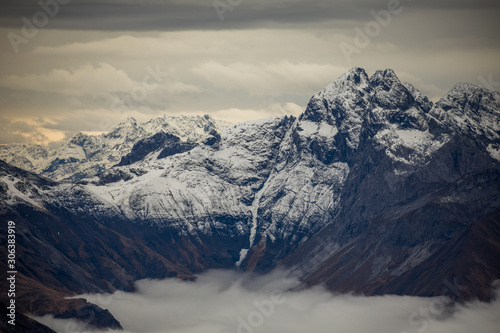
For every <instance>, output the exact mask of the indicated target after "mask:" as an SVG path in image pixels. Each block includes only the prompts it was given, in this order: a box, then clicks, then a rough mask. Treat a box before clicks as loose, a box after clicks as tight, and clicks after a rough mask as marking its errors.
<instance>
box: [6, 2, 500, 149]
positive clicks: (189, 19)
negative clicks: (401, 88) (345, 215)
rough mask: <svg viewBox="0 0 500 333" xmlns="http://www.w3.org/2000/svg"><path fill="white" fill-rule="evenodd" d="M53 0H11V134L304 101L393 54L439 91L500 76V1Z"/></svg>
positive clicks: (29, 136)
mask: <svg viewBox="0 0 500 333" xmlns="http://www.w3.org/2000/svg"><path fill="white" fill-rule="evenodd" d="M56 1H57V2H56ZM40 3H41V4H44V3H46V4H47V5H46V6H41V4H40ZM40 3H39V2H38V1H34V0H33V1H28V0H16V1H10V0H0V6H1V8H2V10H1V11H0V64H1V65H0V112H1V113H0V143H14V142H25V143H31V142H37V143H47V142H49V141H56V140H61V139H64V138H66V137H68V136H71V135H73V134H75V133H76V132H78V131H84V132H91V133H99V132H102V131H105V130H107V129H108V128H104V127H103V123H106V124H108V123H109V121H104V122H103V119H106V120H107V119H112V123H113V124H117V123H119V122H120V121H123V120H124V119H125V118H126V117H128V116H133V117H135V118H136V119H137V120H139V121H146V120H148V119H150V118H152V117H156V116H161V115H163V114H193V115H195V114H205V113H208V114H211V115H212V116H213V117H215V118H219V119H224V120H229V121H232V122H239V121H244V120H249V119H255V118H261V117H267V116H273V115H279V114H284V113H286V114H294V115H297V114H300V113H301V112H302V111H303V109H304V108H305V106H306V105H307V102H308V100H309V98H310V97H311V96H312V95H313V94H314V93H315V92H316V91H318V90H320V89H322V88H323V87H324V86H325V85H327V84H328V83H330V82H331V81H333V80H335V79H336V78H337V77H338V76H339V75H341V74H342V73H343V72H345V71H347V70H349V69H350V68H352V67H355V66H358V67H362V68H364V69H365V70H366V71H367V72H368V73H369V74H370V75H371V74H373V73H374V71H375V70H377V69H385V68H392V69H394V70H395V71H396V73H397V75H398V76H399V77H400V79H401V80H403V81H406V82H409V83H411V84H413V85H414V86H416V87H417V88H418V89H419V90H421V91H422V92H423V93H424V94H426V95H427V96H429V98H431V99H433V100H437V99H438V98H439V97H441V96H442V95H443V94H444V93H446V92H447V91H448V90H449V89H451V88H452V87H453V85H454V84H455V83H457V82H470V83H474V84H478V85H483V86H486V87H489V88H495V89H499V87H498V85H500V84H497V83H496V82H497V81H500V68H499V59H500V43H499V42H500V37H499V34H498V31H500V20H499V19H498V18H499V17H500V1H491V0H487V1H486V0H478V1H466V0H441V1H440V0H433V1H432V0H413V1H412V0H401V2H400V3H398V1H397V0H391V1H385V0H384V1H378V0H377V1H373V0H370V1H369V0H309V1H300V0H215V1H212V0H203V1H202V0H136V1H132V0H94V1H85V0H42V1H41V2H40ZM54 4H57V6H55V5H54ZM375 13H378V14H375ZM376 16H377V17H376ZM377 19H378V20H377ZM33 28H34V29H33ZM359 31H362V32H363V35H364V36H361V34H360V33H359Z"/></svg>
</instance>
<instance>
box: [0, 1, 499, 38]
mask: <svg viewBox="0 0 500 333" xmlns="http://www.w3.org/2000/svg"><path fill="white" fill-rule="evenodd" d="M42 1H45V2H51V1H54V0H42ZM408 1H409V0H402V1H401V4H402V5H406V4H408V5H411V6H412V7H413V8H414V9H423V10H484V11H498V10H499V8H500V2H498V1H486V0H482V1H474V2H471V1H465V0H464V1H447V0H446V1H412V2H411V3H410V2H408ZM214 3H217V4H219V8H225V9H227V10H224V9H221V10H222V11H224V14H223V18H224V21H223V22H221V20H220V19H219V15H218V14H217V11H216V10H215V8H214ZM387 3H388V1H387V0H376V1H366V0H358V1H345V0H336V1H326V0H313V1H294V0H288V1H287V0H285V1H283V0H270V1H261V0H259V1H252V0H241V1H238V0H217V2H214V1H212V0H208V1H201V0H187V1H174V0H166V1H159V0H158V1H125V0H122V1H112V0H101V1H91V2H90V1H83V0H72V1H70V2H69V3H68V4H66V5H61V6H60V10H59V12H58V14H57V15H55V17H54V18H52V19H51V20H50V27H51V28H57V29H75V30H136V31H137V30H191V29H194V30H197V29H213V30H218V29H233V28H249V27H272V26H275V25H283V24H285V25H292V24H293V25H300V24H310V23H314V24H317V23H320V22H323V21H330V20H365V19H368V18H369V12H370V10H372V9H375V10H377V9H384V8H386V7H387ZM0 4H1V7H2V11H1V13H0V18H1V23H0V24H1V25H2V26H4V27H5V26H7V27H17V26H19V25H20V22H21V18H22V17H27V18H31V17H32V16H33V14H35V13H36V12H38V11H40V10H41V7H40V5H39V4H38V2H37V1H30V0H18V1H15V2H13V1H8V0H1V1H0ZM224 4H225V5H224Z"/></svg>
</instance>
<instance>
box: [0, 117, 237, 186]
mask: <svg viewBox="0 0 500 333" xmlns="http://www.w3.org/2000/svg"><path fill="white" fill-rule="evenodd" d="M229 125H230V124H229V123H227V122H224V121H220V120H215V119H213V118H211V117H210V116H208V115H205V116H196V117H188V116H166V115H165V116H163V117H159V118H155V119H152V120H150V121H148V122H146V123H138V122H137V121H136V120H135V119H134V118H127V120H126V121H124V122H122V123H120V124H119V125H118V126H116V127H115V128H113V129H112V130H111V131H110V132H109V133H104V134H101V135H99V136H93V135H87V134H83V133H78V134H77V135H75V136H74V137H72V138H71V139H70V140H68V141H67V142H64V143H63V144H62V145H61V146H60V147H57V148H49V147H42V146H40V145H20V144H14V145H0V159H1V160H4V161H6V162H8V163H10V164H11V165H14V166H17V167H19V168H22V169H25V170H28V171H32V172H35V173H37V174H39V175H42V176H44V177H47V178H50V179H52V180H57V181H60V180H69V181H76V180H79V179H83V178H86V177H91V176H94V175H96V174H98V173H100V172H102V171H105V170H107V169H109V168H111V167H112V166H114V165H116V164H118V163H120V161H121V159H122V158H123V157H124V156H126V155H127V154H129V153H130V152H131V149H132V147H133V146H134V145H135V144H136V143H137V142H138V141H140V140H145V139H147V138H149V137H151V136H153V135H155V134H157V133H160V132H163V133H166V134H170V135H174V136H177V137H179V138H180V139H181V140H183V141H189V142H192V143H194V142H198V141H200V140H203V139H204V138H206V137H207V136H208V135H209V133H210V131H211V130H215V131H221V130H222V129H224V128H226V127H227V126H229Z"/></svg>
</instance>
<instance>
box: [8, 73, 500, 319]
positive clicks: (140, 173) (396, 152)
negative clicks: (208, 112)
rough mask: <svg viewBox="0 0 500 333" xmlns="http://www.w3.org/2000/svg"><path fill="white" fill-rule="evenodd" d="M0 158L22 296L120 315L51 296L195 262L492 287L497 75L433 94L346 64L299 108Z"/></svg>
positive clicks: (53, 308)
mask: <svg viewBox="0 0 500 333" xmlns="http://www.w3.org/2000/svg"><path fill="white" fill-rule="evenodd" d="M1 158H3V159H4V160H5V162H0V198H1V201H0V218H1V219H2V231H1V234H0V237H1V242H2V247H1V249H2V254H1V258H2V259H1V260H2V264H3V265H6V258H7V248H6V244H7V239H6V235H7V230H6V229H7V227H6V225H7V222H8V221H15V223H16V242H17V244H16V256H17V269H18V274H17V286H18V292H19V295H18V297H17V299H18V302H19V304H18V305H17V306H18V311H19V312H20V313H24V314H37V315H43V314H47V313H52V314H54V315H55V316H56V317H60V318H69V317H77V318H80V319H82V320H88V321H89V322H90V323H91V324H92V325H94V326H97V327H111V328H120V327H121V326H120V323H119V322H118V321H117V320H116V319H115V318H113V317H112V315H111V314H110V313H109V312H108V311H107V310H103V309H101V308H99V307H97V306H96V305H93V304H91V303H88V302H86V301H84V300H82V299H66V298H65V297H66V296H71V295H77V294H81V293H86V292H111V291H114V290H116V289H121V290H133V289H134V281H136V280H138V279H142V278H147V277H149V278H164V277H178V278H181V279H192V278H195V276H196V274H197V273H201V272H203V271H205V270H207V269H211V268H226V269H238V270H251V271H256V272H261V273H266V272H270V271H272V270H275V269H284V270H287V271H288V272H291V273H293V275H294V276H296V277H298V278H299V279H300V280H301V281H302V282H303V285H304V286H311V285H317V284H323V285H325V286H326V287H327V288H329V289H330V290H332V291H337V292H354V293H360V294H366V295H381V294H398V295H415V296H439V295H443V294H446V295H448V296H453V297H454V299H456V300H458V301H465V300H470V299H476V298H478V299H480V300H489V299H491V297H492V294H491V284H492V282H493V281H494V280H496V279H498V278H500V266H499V265H498V258H499V257H500V93H498V92H494V91H490V90H487V89H484V88H480V87H478V86H475V85H472V84H467V83H459V84H457V85H455V86H454V87H453V89H452V90H451V91H449V92H448V93H447V94H446V95H445V96H443V97H442V98H441V99H440V100H439V101H438V102H436V103H435V104H434V103H432V102H431V101H429V99H428V98H427V97H425V96H423V95H422V94H421V93H420V92H419V91H418V90H417V89H416V88H414V87H413V86H411V85H410V84H408V83H403V82H401V81H400V80H399V79H398V77H397V76H396V74H395V73H394V72H393V71H392V70H389V69H388V70H382V71H377V72H376V73H375V74H374V75H373V76H371V77H369V76H368V75H367V74H366V72H365V71H364V70H363V69H361V68H353V69H352V70H350V71H349V72H347V73H345V74H344V75H342V76H341V77H340V78H338V79H337V80H336V81H334V82H333V83H331V84H330V85H328V86H327V87H325V88H324V89H323V90H321V91H319V92H318V93H316V94H315V95H314V96H313V97H312V98H311V100H310V101H309V104H308V105H307V108H306V110H305V111H304V113H303V114H302V115H300V116H299V117H298V118H294V117H292V116H280V117H275V118H269V119H261V120H257V121H251V122H245V123H239V124H236V125H234V126H228V124H226V123H223V122H219V121H216V120H213V119H212V118H210V117H209V116H204V117H195V118H189V117H182V118H174V117H163V118H158V119H155V120H152V121H150V122H148V123H146V124H138V123H137V122H136V121H134V120H133V119H129V120H128V121H127V122H125V123H122V124H120V125H118V127H116V128H115V129H113V130H111V131H110V132H109V133H105V134H102V135H100V136H90V135H84V134H79V135H76V136H75V137H73V138H72V139H71V140H70V141H69V142H67V143H66V144H65V145H63V147H62V148H60V149H59V150H57V151H52V152H50V151H48V150H47V149H45V148H44V147H40V146H23V147H20V146H7V147H2V150H1ZM23 169H24V170H23ZM62 180H64V181H62ZM6 271H7V269H3V268H2V273H3V272H6ZM2 278H4V277H2ZM452 287H453V288H452ZM2 297H5V295H2V296H1V297H0V301H1V302H4V303H5V302H7V300H6V299H2ZM3 307H4V305H2V308H3ZM89 311H90V312H92V313H95V314H96V315H94V316H93V317H92V318H88V313H89Z"/></svg>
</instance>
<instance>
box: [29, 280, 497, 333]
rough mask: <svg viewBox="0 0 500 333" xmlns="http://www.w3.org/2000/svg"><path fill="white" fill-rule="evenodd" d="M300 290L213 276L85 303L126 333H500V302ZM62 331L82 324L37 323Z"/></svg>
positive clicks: (143, 286)
mask: <svg viewBox="0 0 500 333" xmlns="http://www.w3.org/2000/svg"><path fill="white" fill-rule="evenodd" d="M294 286H296V281H294V280H293V279H288V278H283V274H282V273H274V274H271V275H265V276H256V275H253V274H248V273H237V272H234V271H210V272H207V273H205V274H202V275H201V276H199V278H198V280H197V281H196V282H183V281H180V280H177V279H168V280H163V281H158V280H143V281H139V282H138V283H137V287H138V292H137V293H135V294H132V293H123V292H117V293H115V294H113V295H87V296H85V298H87V300H89V301H91V302H95V303H96V304H98V305H99V306H101V307H103V308H107V309H108V310H109V311H110V312H111V313H112V314H113V315H114V316H115V317H116V318H117V319H118V320H119V321H120V322H121V324H122V326H123V327H124V328H125V331H126V332H151V333H153V332H158V333H159V332H163V333H174V332H175V333H194V332H200V333H201V332H203V333H232V332H237V333H243V332H244V333H254V332H256V333H257V332H260V333H275V332H290V333H294V332H316V333H322V332H325V333H326V332H328V333H331V332H338V333H344V332H345V333H347V332H349V333H366V332H396V333H398V332H407V333H413V332H455V333H462V332H464V333H465V332H491V333H493V332H498V327H500V326H499V325H500V317H499V316H498V313H500V312H499V311H500V302H499V301H495V302H492V303H490V304H484V303H478V302H472V303H468V304H466V305H464V306H456V307H454V308H451V310H447V309H445V306H444V305H445V303H449V300H444V299H438V298H423V297H408V296H404V297H402V296H389V295H388V296H380V297H364V296H354V295H333V294H330V293H329V292H327V291H325V290H323V289H322V288H319V287H318V288H313V289H308V290H303V291H295V292H291V291H288V290H289V289H290V288H291V287H294ZM38 320H39V321H41V322H43V323H46V324H49V325H50V326H52V327H53V328H56V329H58V331H61V332H64V331H66V329H67V328H68V327H72V328H75V327H79V329H84V327H82V326H77V325H78V324H77V323H74V322H68V321H62V320H55V319H53V318H51V317H44V318H38Z"/></svg>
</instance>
